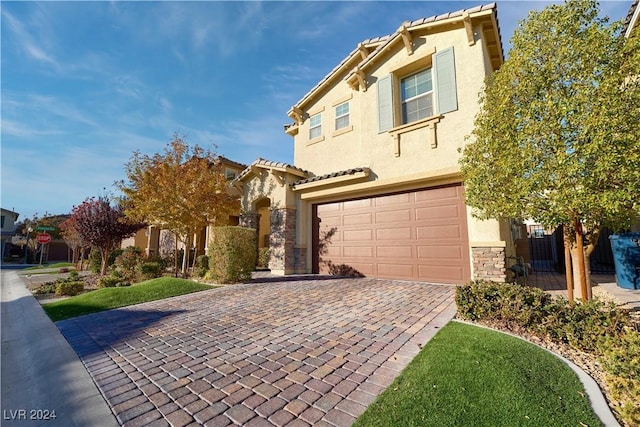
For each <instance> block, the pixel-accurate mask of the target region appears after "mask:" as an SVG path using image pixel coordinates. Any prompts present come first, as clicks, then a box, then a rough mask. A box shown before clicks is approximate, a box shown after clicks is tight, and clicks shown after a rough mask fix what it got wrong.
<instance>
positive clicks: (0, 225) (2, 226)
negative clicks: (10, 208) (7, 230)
mask: <svg viewBox="0 0 640 427" xmlns="http://www.w3.org/2000/svg"><path fill="white" fill-rule="evenodd" d="M0 221H2V223H1V224H0V227H1V228H4V215H2V219H0Z"/></svg>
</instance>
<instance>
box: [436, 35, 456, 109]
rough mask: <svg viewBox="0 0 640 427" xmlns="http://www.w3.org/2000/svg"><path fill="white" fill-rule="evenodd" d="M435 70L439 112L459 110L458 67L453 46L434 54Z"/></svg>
mask: <svg viewBox="0 0 640 427" xmlns="http://www.w3.org/2000/svg"><path fill="white" fill-rule="evenodd" d="M433 70H434V80H435V86H436V108H437V112H438V114H446V113H449V112H451V111H455V110H457V109H458V97H457V94H456V67H455V60H454V55H453V47H450V48H448V49H445V50H442V51H440V52H438V53H436V54H435V55H433Z"/></svg>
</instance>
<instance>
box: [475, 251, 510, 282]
mask: <svg viewBox="0 0 640 427" xmlns="http://www.w3.org/2000/svg"><path fill="white" fill-rule="evenodd" d="M471 256H472V257H473V275H474V280H492V281H494V282H505V281H506V279H507V271H506V263H505V259H506V258H505V248H503V247H472V248H471Z"/></svg>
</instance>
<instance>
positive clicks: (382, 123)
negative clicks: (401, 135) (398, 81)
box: [376, 75, 393, 132]
mask: <svg viewBox="0 0 640 427" xmlns="http://www.w3.org/2000/svg"><path fill="white" fill-rule="evenodd" d="M376 86H377V88H378V130H379V131H380V132H384V131H386V130H389V129H391V128H392V127H393V79H392V76H391V75H388V76H385V77H382V78H380V79H378V84H377V85H376Z"/></svg>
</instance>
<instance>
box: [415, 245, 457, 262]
mask: <svg viewBox="0 0 640 427" xmlns="http://www.w3.org/2000/svg"><path fill="white" fill-rule="evenodd" d="M417 249H418V250H417V252H418V258H419V259H437V260H443V259H454V260H459V259H460V258H462V248H461V247H460V245H452V246H443V245H441V246H418V248H417Z"/></svg>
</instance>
